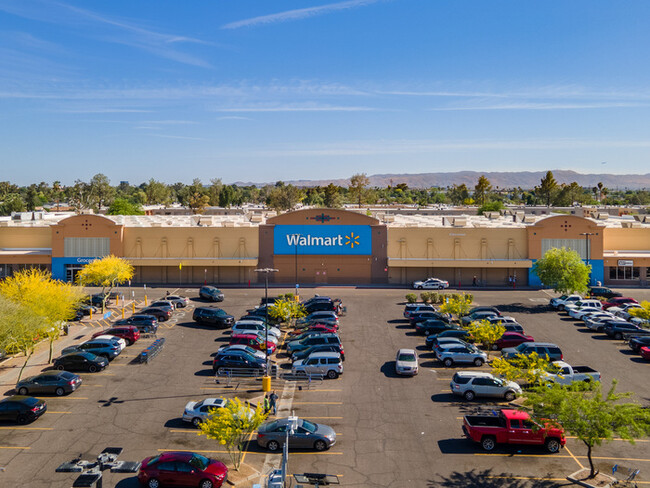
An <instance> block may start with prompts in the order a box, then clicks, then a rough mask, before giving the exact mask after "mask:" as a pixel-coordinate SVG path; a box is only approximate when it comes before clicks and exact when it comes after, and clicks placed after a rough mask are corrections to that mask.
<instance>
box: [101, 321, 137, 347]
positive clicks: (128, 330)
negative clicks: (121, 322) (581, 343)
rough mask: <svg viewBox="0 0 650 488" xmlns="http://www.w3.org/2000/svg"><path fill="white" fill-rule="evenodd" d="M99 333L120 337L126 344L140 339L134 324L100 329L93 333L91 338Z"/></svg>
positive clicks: (128, 344)
mask: <svg viewBox="0 0 650 488" xmlns="http://www.w3.org/2000/svg"><path fill="white" fill-rule="evenodd" d="M100 335H112V336H115V337H120V338H122V339H124V340H125V341H126V345H127V346H130V345H131V344H133V343H134V342H135V341H137V340H138V339H140V331H139V330H138V328H137V327H136V326H134V325H125V326H122V327H111V328H110V329H106V330H101V331H99V332H97V333H95V334H93V339H94V338H95V337H97V336H100Z"/></svg>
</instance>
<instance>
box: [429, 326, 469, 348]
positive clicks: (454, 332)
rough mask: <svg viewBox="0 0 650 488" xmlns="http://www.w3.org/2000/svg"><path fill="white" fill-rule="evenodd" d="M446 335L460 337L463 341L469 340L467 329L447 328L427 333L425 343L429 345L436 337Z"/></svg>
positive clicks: (440, 337)
mask: <svg viewBox="0 0 650 488" xmlns="http://www.w3.org/2000/svg"><path fill="white" fill-rule="evenodd" d="M446 337H454V338H457V339H462V340H463V341H465V342H471V339H472V338H471V336H470V334H469V331H468V330H465V329H447V330H443V331H442V332H438V333H437V334H429V335H428V336H427V339H426V342H425V343H426V345H427V346H428V347H431V346H430V344H431V343H433V341H435V340H436V339H444V338H446Z"/></svg>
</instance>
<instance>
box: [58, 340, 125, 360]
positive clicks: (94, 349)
mask: <svg viewBox="0 0 650 488" xmlns="http://www.w3.org/2000/svg"><path fill="white" fill-rule="evenodd" d="M73 352H89V353H92V354H94V355H96V356H102V357H104V358H106V359H108V360H111V359H115V358H116V357H117V356H119V355H120V352H122V350H121V348H120V346H119V345H118V344H116V343H111V342H108V341H102V340H100V339H91V340H89V341H86V342H84V343H82V344H76V345H74V346H69V347H65V348H63V350H62V351H61V354H70V353H73Z"/></svg>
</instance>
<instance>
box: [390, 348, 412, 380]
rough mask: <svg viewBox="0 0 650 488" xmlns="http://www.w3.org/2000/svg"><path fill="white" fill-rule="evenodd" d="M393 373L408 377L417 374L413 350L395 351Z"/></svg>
mask: <svg viewBox="0 0 650 488" xmlns="http://www.w3.org/2000/svg"><path fill="white" fill-rule="evenodd" d="M395 373H397V374H400V375H408V376H415V375H416V374H418V356H417V354H415V351H414V350H413V349H400V350H399V351H397V357H396V358H395Z"/></svg>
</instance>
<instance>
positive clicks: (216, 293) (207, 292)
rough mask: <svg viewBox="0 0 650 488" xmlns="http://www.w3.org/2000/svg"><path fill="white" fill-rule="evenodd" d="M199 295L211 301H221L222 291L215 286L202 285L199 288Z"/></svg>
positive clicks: (222, 297)
mask: <svg viewBox="0 0 650 488" xmlns="http://www.w3.org/2000/svg"><path fill="white" fill-rule="evenodd" d="M199 297H201V298H203V299H204V300H210V301H212V302H223V299H224V296H223V292H222V291H221V290H220V289H219V288H217V287H215V286H209V285H207V286H202V287H201V289H200V290H199Z"/></svg>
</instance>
